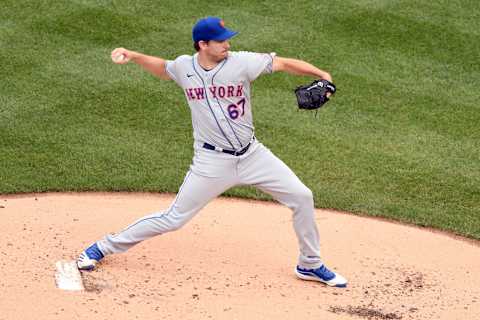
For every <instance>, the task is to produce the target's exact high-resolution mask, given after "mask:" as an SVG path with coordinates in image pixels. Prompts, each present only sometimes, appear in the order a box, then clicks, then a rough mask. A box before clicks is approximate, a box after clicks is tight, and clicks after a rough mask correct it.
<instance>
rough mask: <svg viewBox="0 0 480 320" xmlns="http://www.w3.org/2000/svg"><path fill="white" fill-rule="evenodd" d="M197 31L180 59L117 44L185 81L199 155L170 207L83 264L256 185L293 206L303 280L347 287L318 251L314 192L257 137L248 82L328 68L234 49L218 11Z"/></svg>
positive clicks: (119, 54) (148, 66)
mask: <svg viewBox="0 0 480 320" xmlns="http://www.w3.org/2000/svg"><path fill="white" fill-rule="evenodd" d="M192 33H193V42H194V47H195V49H196V51H197V52H196V53H195V54H194V55H182V56H179V57H177V58H176V59H174V60H165V59H162V58H159V57H153V56H149V55H145V54H142V53H139V52H135V51H131V50H127V49H124V48H117V49H115V50H113V51H112V60H113V61H114V62H115V63H117V64H119V65H122V64H126V63H130V62H133V63H136V64H138V65H139V66H141V67H142V68H143V69H145V70H146V71H148V72H150V73H152V74H153V75H155V76H157V77H159V78H160V79H164V80H173V81H175V83H176V84H177V85H178V86H179V87H180V88H182V90H183V94H184V95H185V99H186V100H187V103H188V106H189V107H190V110H191V115H192V126H193V136H194V156H193V160H192V164H191V166H190V170H189V171H188V172H187V174H186V175H185V178H184V181H183V184H182V185H181V187H180V189H179V191H178V193H177V196H176V198H175V200H174V201H173V203H172V204H171V205H170V207H169V208H167V209H166V210H165V211H161V212H157V213H153V214H151V215H148V216H145V217H143V218H141V219H139V220H138V221H136V222H134V223H133V224H131V225H130V226H128V227H127V228H125V229H124V230H123V231H121V232H119V233H117V234H114V235H106V236H105V237H104V238H103V239H101V240H99V241H97V242H95V243H94V244H92V245H91V246H90V247H88V248H87V249H86V250H85V251H83V252H82V253H81V254H80V256H79V258H78V260H77V265H78V268H79V269H81V270H92V269H94V268H95V266H96V264H97V263H98V262H99V261H100V260H101V259H103V258H104V257H105V256H107V255H109V254H114V253H120V252H124V251H126V250H128V249H130V248H131V247H133V246H134V245H136V244H138V243H139V242H141V241H144V240H146V239H149V238H151V237H154V236H157V235H161V234H164V233H166V232H170V231H174V230H177V229H179V228H181V227H182V226H183V225H185V224H186V223H187V222H188V221H190V219H192V218H193V217H194V216H195V215H196V214H197V213H198V212H199V211H200V210H201V209H202V208H203V207H204V206H205V205H207V204H208V202H209V201H211V200H212V199H214V198H215V197H217V196H218V195H220V194H221V193H223V192H224V191H226V190H227V189H229V188H231V187H234V186H237V185H251V186H255V187H256V188H258V189H260V190H262V191H264V192H266V193H268V194H270V195H271V196H272V197H273V198H275V199H276V200H277V201H279V202H280V203H282V204H284V205H286V206H287V207H289V208H290V209H291V210H292V211H293V227H294V229H295V233H296V236H297V238H298V244H299V249H300V254H299V257H298V263H297V265H296V268H295V274H296V275H297V276H298V277H299V278H301V279H304V280H314V281H319V282H322V283H325V284H327V285H329V286H334V287H346V285H347V280H346V279H345V278H344V277H342V276H341V275H339V274H338V273H335V272H333V271H331V270H329V269H328V268H327V267H326V266H325V264H324V262H323V261H322V260H321V258H320V249H319V234H318V230H317V226H316V223H315V210H314V203H313V195H312V192H311V191H310V189H309V188H307V187H306V186H305V185H304V184H303V183H302V182H301V181H300V179H299V178H298V177H297V176H296V175H295V173H293V171H292V170H291V169H290V168H289V167H288V166H287V165H286V164H285V163H283V162H282V161H281V160H280V159H279V158H277V157H276V156H275V155H274V154H273V153H272V152H271V151H270V150H269V149H268V148H267V147H265V146H264V145H263V144H262V143H261V142H260V141H258V139H257V138H256V137H255V134H254V126H253V119H252V97H251V88H250V86H251V83H252V82H253V81H254V80H255V79H257V78H258V77H259V76H261V75H263V74H269V73H273V72H280V71H283V72H287V73H289V74H294V75H304V76H311V77H316V78H320V79H321V80H319V81H326V82H325V83H326V84H327V83H328V84H331V81H332V78H331V76H330V74H328V73H327V72H325V71H323V70H320V69H318V68H317V67H315V66H313V65H311V64H309V63H307V62H304V61H300V60H296V59H288V58H281V57H278V56H276V55H275V53H253V52H243V51H240V52H233V51H230V44H229V39H230V38H231V37H233V36H235V35H236V34H237V32H235V31H232V30H230V29H228V28H226V27H225V24H224V22H223V20H222V19H220V18H217V17H207V18H204V19H201V20H199V21H198V22H197V23H196V24H195V26H194V27H193V32H192ZM331 85H333V84H331ZM322 86H323V85H322ZM329 94H330V93H329ZM329 94H328V95H329ZM326 100H328V99H323V101H326Z"/></svg>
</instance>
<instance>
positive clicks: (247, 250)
mask: <svg viewBox="0 0 480 320" xmlns="http://www.w3.org/2000/svg"><path fill="white" fill-rule="evenodd" d="M172 199H173V196H172V195H157V194H138V193H129V194H127V193H118V194H106V193H82V194H41V195H24V196H0V215H1V216H2V218H3V219H2V236H3V240H2V241H1V242H0V257H1V260H0V264H1V268H0V277H1V280H0V287H1V290H0V310H2V312H1V313H0V320H6V319H18V318H23V319H66V318H72V319H80V318H85V316H86V315H88V316H89V317H92V318H93V319H117V320H120V319H160V318H161V319H299V318H300V319H301V318H308V319H336V320H337V319H375V320H376V319H416V320H418V319H449V320H450V319H478V318H480V263H479V261H480V247H479V246H478V244H476V243H475V242H473V241H463V240H461V239H458V238H454V237H451V236H448V235H445V234H442V233H439V232H431V231H428V230H422V229H419V228H414V227H408V226H404V225H399V224H394V223H389V222H385V221H380V220H375V219H370V218H361V217H357V216H353V215H348V214H342V213H336V212H329V211H323V210H318V211H317V217H318V218H317V223H318V226H319V229H320V234H321V244H322V255H323V258H324V259H325V261H326V263H327V265H328V266H329V267H331V268H332V269H334V270H337V271H339V272H340V273H342V274H343V275H344V276H345V277H347V279H348V280H349V285H348V287H347V288H346V289H338V288H329V287H325V286H324V285H322V284H319V283H313V282H308V281H301V280H298V279H297V278H296V277H295V276H294V273H293V269H294V267H295V263H296V259H297V254H298V253H297V242H296V238H295V234H294V231H293V227H292V225H291V213H290V211H289V210H288V209H287V208H285V207H283V206H280V205H278V204H274V203H266V202H256V201H243V200H236V199H226V198H220V199H217V200H215V201H214V202H212V203H211V204H209V205H208V206H207V207H206V208H204V209H203V210H202V212H200V214H199V215H198V216H197V217H195V218H194V219H193V220H192V221H191V222H190V223H189V224H187V225H186V226H185V227H184V228H182V229H180V230H178V231H176V232H173V233H169V234H165V235H162V236H159V237H156V238H154V239H151V240H149V241H146V242H144V243H141V244H140V245H138V246H136V247H135V248H133V249H132V250H130V251H129V252H127V253H125V254H120V255H115V256H109V257H107V258H106V259H105V260H104V261H103V262H102V264H101V265H100V268H99V269H98V270H97V271H94V272H90V273H86V272H84V273H83V274H82V276H83V282H84V285H85V288H86V290H85V291H84V292H67V291H62V290H59V289H57V288H56V286H55V280H54V273H55V262H56V261H58V260H62V259H74V258H75V257H76V255H77V254H78V253H79V251H81V250H83V248H84V247H86V246H87V245H89V244H90V243H91V242H93V241H95V240H97V239H98V238H100V237H102V236H103V235H104V234H106V233H110V232H115V231H119V230H120V229H122V228H124V227H125V226H127V224H129V223H131V222H133V221H134V220H136V219H138V218H140V217H142V216H144V215H146V214H148V213H151V212H155V211H161V210H162V209H165V208H167V207H168V205H169V204H170V202H171V201H172Z"/></svg>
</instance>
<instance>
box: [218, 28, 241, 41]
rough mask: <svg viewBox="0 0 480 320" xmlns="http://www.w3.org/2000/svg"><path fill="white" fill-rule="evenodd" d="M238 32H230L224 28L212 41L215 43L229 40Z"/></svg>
mask: <svg viewBox="0 0 480 320" xmlns="http://www.w3.org/2000/svg"><path fill="white" fill-rule="evenodd" d="M237 33H238V32H237V31H233V30H230V29H226V28H225V31H224V32H223V33H222V34H220V35H218V36H216V37H215V38H214V39H212V40H215V41H224V40H228V39H230V38H232V37H233V36H235V35H236V34H237Z"/></svg>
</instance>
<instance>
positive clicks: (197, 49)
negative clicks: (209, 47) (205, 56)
mask: <svg viewBox="0 0 480 320" xmlns="http://www.w3.org/2000/svg"><path fill="white" fill-rule="evenodd" d="M200 41H203V42H206V43H209V42H210V40H207V41H204V40H200ZM200 41H195V42H194V43H193V47H194V48H195V50H196V51H197V52H198V51H200V44H199V42H200Z"/></svg>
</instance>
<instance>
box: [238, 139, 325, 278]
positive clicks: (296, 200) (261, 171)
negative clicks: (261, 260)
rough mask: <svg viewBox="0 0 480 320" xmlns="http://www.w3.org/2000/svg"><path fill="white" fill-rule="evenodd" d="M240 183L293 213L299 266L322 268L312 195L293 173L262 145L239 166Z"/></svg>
mask: <svg viewBox="0 0 480 320" xmlns="http://www.w3.org/2000/svg"><path fill="white" fill-rule="evenodd" d="M240 168H241V171H239V175H240V179H241V182H242V183H245V184H249V185H253V186H255V187H257V188H259V189H260V190H262V191H264V192H266V193H268V194H270V195H272V197H274V198H275V199H276V200H277V201H279V202H280V203H282V204H284V205H286V206H287V207H289V208H290V209H292V211H293V227H294V229H295V233H296V235H297V239H298V244H299V247H300V257H299V265H300V266H302V267H304V268H309V269H315V268H318V267H320V266H321V265H322V261H321V259H320V244H319V234H318V229H317V224H316V221H315V210H314V203H313V195H312V192H311V191H310V189H309V188H307V187H306V186H305V185H304V184H303V183H302V182H301V181H300V179H298V177H297V176H296V175H295V173H293V171H292V170H291V169H290V168H289V167H288V166H287V165H286V164H285V163H283V162H282V161H281V160H280V159H278V158H277V157H276V156H275V155H274V154H273V153H272V152H271V151H270V150H268V149H267V148H265V147H264V146H263V145H259V146H258V148H257V149H256V150H255V151H254V152H253V153H252V154H251V155H250V156H249V157H246V158H245V159H243V160H242V163H241V166H240Z"/></svg>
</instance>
